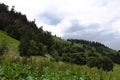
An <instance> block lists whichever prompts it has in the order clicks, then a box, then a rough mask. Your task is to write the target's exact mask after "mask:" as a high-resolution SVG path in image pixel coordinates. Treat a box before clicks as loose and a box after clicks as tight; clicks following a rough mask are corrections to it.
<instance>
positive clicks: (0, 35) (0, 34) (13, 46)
mask: <svg viewBox="0 0 120 80" xmlns="http://www.w3.org/2000/svg"><path fill="white" fill-rule="evenodd" d="M2 41H5V42H6V43H7V47H8V49H9V50H10V51H13V52H16V53H18V45H19V41H18V40H16V39H14V38H11V37H10V36H8V35H7V34H6V33H5V32H4V31H1V30H0V43H1V42H2Z"/></svg>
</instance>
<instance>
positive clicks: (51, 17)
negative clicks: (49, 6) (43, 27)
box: [39, 11, 62, 25]
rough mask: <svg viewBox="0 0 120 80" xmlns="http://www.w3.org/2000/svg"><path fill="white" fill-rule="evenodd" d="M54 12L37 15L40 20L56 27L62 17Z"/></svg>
mask: <svg viewBox="0 0 120 80" xmlns="http://www.w3.org/2000/svg"><path fill="white" fill-rule="evenodd" d="M53 12H54V11H52V12H51V11H46V12H43V13H42V14H40V15H39V18H40V20H42V21H43V22H44V23H46V24H48V25H57V24H58V23H60V22H61V20H62V17H61V16H60V15H58V14H57V13H56V12H54V13H53Z"/></svg>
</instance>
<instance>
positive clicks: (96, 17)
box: [0, 0, 120, 50]
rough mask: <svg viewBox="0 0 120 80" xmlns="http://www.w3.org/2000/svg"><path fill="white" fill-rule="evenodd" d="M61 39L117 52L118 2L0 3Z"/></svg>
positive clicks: (119, 40) (119, 36) (119, 42)
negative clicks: (93, 43)
mask: <svg viewBox="0 0 120 80" xmlns="http://www.w3.org/2000/svg"><path fill="white" fill-rule="evenodd" d="M0 2H3V3H5V4H7V5H9V7H10V8H11V6H15V10H16V11H19V12H22V13H23V14H26V15H27V18H28V19H29V20H34V19H36V24H37V26H38V27H40V26H43V29H44V30H48V31H51V32H52V34H53V35H55V34H56V35H57V36H60V37H62V38H77V39H86V40H92V41H98V42H101V43H104V44H105V45H107V46H109V47H110V48H113V49H117V50H118V49H120V0H0Z"/></svg>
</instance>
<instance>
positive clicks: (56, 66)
mask: <svg viewBox="0 0 120 80" xmlns="http://www.w3.org/2000/svg"><path fill="white" fill-rule="evenodd" d="M119 74H120V66H119V65H115V67H114V70H113V72H112V71H111V72H105V71H102V70H98V69H96V68H89V67H87V66H86V65H85V66H80V65H75V64H68V63H64V62H54V61H50V59H49V58H47V57H41V56H37V57H30V58H25V57H15V56H14V55H11V54H6V55H4V56H2V57H1V58H0V80H16V79H17V80H120V75H119Z"/></svg>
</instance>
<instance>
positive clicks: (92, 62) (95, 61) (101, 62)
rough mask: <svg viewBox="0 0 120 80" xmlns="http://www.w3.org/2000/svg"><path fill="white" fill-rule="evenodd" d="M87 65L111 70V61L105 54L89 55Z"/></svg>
mask: <svg viewBox="0 0 120 80" xmlns="http://www.w3.org/2000/svg"><path fill="white" fill-rule="evenodd" d="M87 65H88V66H89V67H97V68H98V69H102V70H104V71H110V70H113V66H114V64H113V62H112V60H111V59H110V58H108V57H107V56H103V57H90V58H89V59H88V62H87Z"/></svg>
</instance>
